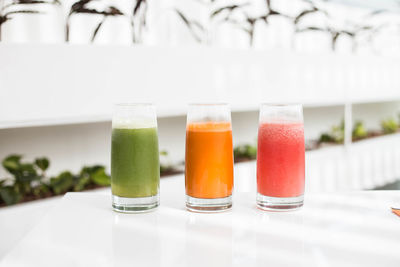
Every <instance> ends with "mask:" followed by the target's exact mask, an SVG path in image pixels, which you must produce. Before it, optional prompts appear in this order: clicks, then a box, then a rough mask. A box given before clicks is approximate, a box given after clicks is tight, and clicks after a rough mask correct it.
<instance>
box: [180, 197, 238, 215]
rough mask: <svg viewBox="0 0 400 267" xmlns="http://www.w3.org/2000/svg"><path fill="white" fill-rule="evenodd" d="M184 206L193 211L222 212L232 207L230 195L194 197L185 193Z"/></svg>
mask: <svg viewBox="0 0 400 267" xmlns="http://www.w3.org/2000/svg"><path fill="white" fill-rule="evenodd" d="M186 208H187V210H189V211H193V212H222V211H226V210H230V209H231V208H232V196H228V197H223V198H195V197H191V196H188V195H186Z"/></svg>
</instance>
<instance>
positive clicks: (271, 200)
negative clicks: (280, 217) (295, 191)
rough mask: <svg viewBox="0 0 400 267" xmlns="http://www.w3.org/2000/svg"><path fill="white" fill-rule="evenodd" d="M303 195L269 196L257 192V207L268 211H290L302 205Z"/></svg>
mask: <svg viewBox="0 0 400 267" xmlns="http://www.w3.org/2000/svg"><path fill="white" fill-rule="evenodd" d="M303 201H304V195H301V196H298V197H269V196H264V195H262V194H260V193H257V208H259V209H262V210H269V211H291V210H297V209H299V208H300V207H301V206H303Z"/></svg>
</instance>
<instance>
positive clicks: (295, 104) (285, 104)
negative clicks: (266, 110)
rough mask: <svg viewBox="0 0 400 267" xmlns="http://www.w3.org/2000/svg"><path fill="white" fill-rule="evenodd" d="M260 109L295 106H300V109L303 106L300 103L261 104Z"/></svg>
mask: <svg viewBox="0 0 400 267" xmlns="http://www.w3.org/2000/svg"><path fill="white" fill-rule="evenodd" d="M260 106H261V107H263V106H267V107H277V108H279V107H282V108H283V107H296V106H300V107H302V106H303V104H302V103H261V104H260Z"/></svg>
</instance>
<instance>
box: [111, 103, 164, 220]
mask: <svg viewBox="0 0 400 267" xmlns="http://www.w3.org/2000/svg"><path fill="white" fill-rule="evenodd" d="M159 184H160V163H159V151H158V131H157V118H156V111H155V107H154V106H153V105H152V104H118V105H116V106H115V109H114V116H113V120H112V142H111V191H112V207H113V209H114V210H116V211H120V212H126V213H134V212H143V211H147V210H150V209H153V208H155V207H157V206H158V204H159Z"/></svg>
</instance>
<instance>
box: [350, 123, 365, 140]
mask: <svg viewBox="0 0 400 267" xmlns="http://www.w3.org/2000/svg"><path fill="white" fill-rule="evenodd" d="M367 136H368V132H367V130H366V129H365V125H364V123H363V122H362V121H356V123H355V124H354V127H353V132H352V138H353V140H359V139H363V138H366V137H367Z"/></svg>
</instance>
